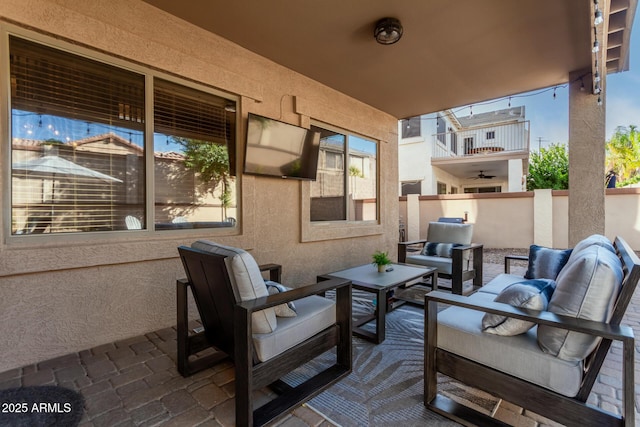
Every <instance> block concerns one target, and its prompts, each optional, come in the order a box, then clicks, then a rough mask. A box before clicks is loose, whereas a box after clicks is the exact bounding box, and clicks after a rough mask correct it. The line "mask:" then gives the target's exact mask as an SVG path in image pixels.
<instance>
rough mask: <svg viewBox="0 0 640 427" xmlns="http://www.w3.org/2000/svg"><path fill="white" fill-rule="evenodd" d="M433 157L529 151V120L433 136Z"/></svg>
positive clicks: (436, 158) (437, 158) (458, 156)
mask: <svg viewBox="0 0 640 427" xmlns="http://www.w3.org/2000/svg"><path fill="white" fill-rule="evenodd" d="M432 146H433V152H432V159H434V160H439V159H451V158H469V157H475V156H495V155H501V154H514V153H517V154H523V153H529V121H528V120H525V121H520V122H517V123H507V124H499V125H492V126H484V127H476V128H467V129H465V130H462V131H456V132H446V133H438V134H434V135H433V144H432Z"/></svg>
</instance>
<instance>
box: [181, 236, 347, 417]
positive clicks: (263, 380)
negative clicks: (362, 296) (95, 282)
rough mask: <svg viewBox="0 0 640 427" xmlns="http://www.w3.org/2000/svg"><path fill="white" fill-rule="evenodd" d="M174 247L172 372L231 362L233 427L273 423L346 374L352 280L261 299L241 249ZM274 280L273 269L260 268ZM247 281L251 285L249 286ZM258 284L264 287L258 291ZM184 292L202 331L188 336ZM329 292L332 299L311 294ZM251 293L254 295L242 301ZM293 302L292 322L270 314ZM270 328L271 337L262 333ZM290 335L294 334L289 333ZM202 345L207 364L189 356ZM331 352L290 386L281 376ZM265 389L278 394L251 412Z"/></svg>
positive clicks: (255, 271) (255, 274)
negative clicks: (177, 267)
mask: <svg viewBox="0 0 640 427" xmlns="http://www.w3.org/2000/svg"><path fill="white" fill-rule="evenodd" d="M193 246H194V247H191V248H190V247H185V246H181V247H179V248H178V251H179V253H180V257H181V259H182V262H183V265H184V268H185V272H186V275H187V279H186V280H184V279H183V280H178V282H177V296H178V370H179V371H180V373H181V374H182V375H183V376H188V375H191V374H193V373H195V372H197V371H199V370H201V369H204V368H207V367H210V366H211V364H212V363H216V362H217V361H219V360H220V359H222V358H224V357H226V356H228V357H230V358H231V359H232V360H233V362H234V364H235V381H236V383H235V395H236V396H235V406H236V425H238V426H252V425H264V424H266V423H268V422H270V421H272V420H275V419H278V418H280V417H281V416H283V415H285V414H286V413H288V412H289V411H290V410H292V409H293V408H295V407H296V406H298V405H300V404H301V403H304V402H305V401H307V400H308V399H310V398H312V397H313V396H315V395H316V394H318V393H320V392H321V391H323V390H324V389H326V388H328V387H329V386H331V385H332V384H334V383H335V382H337V381H338V380H340V379H341V378H343V377H345V376H347V375H348V374H349V373H350V372H351V366H352V356H351V282H350V281H348V280H329V281H325V282H322V283H318V284H314V285H310V286H305V287H301V288H297V289H292V290H288V291H285V292H280V293H276V294H274V295H268V292H267V291H266V286H265V284H264V281H262V283H259V282H260V281H261V280H262V277H261V274H260V271H259V267H258V265H257V264H256V263H255V260H253V258H252V257H251V255H249V254H248V253H247V252H245V251H242V250H240V249H236V248H230V247H225V246H221V245H216V244H214V243H212V242H203V241H200V242H197V244H195V243H194V245H193ZM263 269H264V270H268V271H270V278H271V279H272V280H273V279H279V272H280V266H278V265H275V264H270V265H268V266H266V267H264V268H263ZM246 281H249V282H251V281H253V284H250V286H249V287H251V286H254V285H255V286H254V289H248V288H247V286H246V285H247V283H242V282H246ZM263 287H264V289H263ZM187 288H189V289H191V291H192V293H193V296H194V300H195V302H196V306H197V308H198V312H199V314H200V318H201V320H202V324H203V326H204V331H202V332H200V333H191V334H189V331H188V326H187V322H188V312H187ZM331 289H335V290H336V300H335V302H334V301H333V300H329V299H326V298H324V297H321V296H318V294H322V293H324V292H325V291H327V290H331ZM251 292H253V293H254V294H255V297H250V296H248V293H251ZM291 301H294V304H295V308H296V310H297V313H296V315H295V317H276V315H275V312H276V310H275V308H276V307H278V306H280V305H281V304H286V303H287V302H291ZM265 327H266V328H270V327H271V332H268V331H264V330H263V329H264V328H265ZM292 331H297V332H296V333H291V332H292ZM207 347H213V348H214V349H215V350H217V352H216V353H213V354H212V355H211V356H209V357H208V358H206V359H202V358H200V359H198V358H196V359H195V360H190V356H192V355H194V354H195V353H197V352H200V351H202V350H204V349H206V348H207ZM334 347H335V348H336V361H335V364H333V365H331V366H328V367H327V368H326V369H325V370H323V371H322V372H320V373H318V374H316V375H315V376H313V377H312V378H310V379H308V380H307V381H305V382H304V383H302V384H300V385H298V386H295V387H292V386H289V385H288V384H286V383H285V382H284V381H282V380H280V378H281V377H283V376H284V375H285V374H287V373H289V372H291V371H293V370H295V369H296V368H297V367H299V366H301V365H303V364H305V363H307V362H309V361H311V360H312V359H314V358H315V357H317V356H319V355H320V354H322V353H324V352H326V351H328V350H331V349H332V348H334ZM265 386H269V387H270V388H272V389H273V390H274V391H276V393H278V397H276V398H275V399H274V400H272V401H270V402H268V403H267V404H265V405H263V406H261V407H259V408H257V409H254V408H253V403H254V402H253V398H252V394H253V391H254V390H258V389H261V388H264V387H265Z"/></svg>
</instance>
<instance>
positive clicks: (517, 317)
mask: <svg viewBox="0 0 640 427" xmlns="http://www.w3.org/2000/svg"><path fill="white" fill-rule="evenodd" d="M506 261H508V259H506V260H505V262H506ZM505 270H506V271H508V268H505ZM639 277H640V260H638V257H637V256H636V254H635V253H634V252H633V251H632V250H631V248H630V247H629V246H628V244H627V243H626V242H625V241H624V240H623V239H622V238H619V237H618V238H616V240H615V242H614V243H611V242H610V241H609V240H608V239H607V238H606V237H604V236H600V235H593V236H590V237H589V238H587V239H585V240H583V241H581V242H579V243H578V244H577V245H576V246H575V248H574V249H573V250H572V251H571V250H564V251H562V250H553V249H548V248H542V247H539V246H532V247H531V250H530V257H529V265H528V269H527V273H526V274H525V277H522V276H518V275H514V274H508V273H505V274H500V275H498V276H497V277H496V278H494V279H493V280H492V281H490V282H489V283H487V284H486V285H485V286H483V287H482V288H481V289H480V290H479V291H478V292H476V293H474V294H473V295H471V296H468V297H463V296H458V295H451V294H448V293H443V292H431V293H429V294H427V295H426V296H425V335H426V339H425V405H426V406H427V407H428V408H430V409H432V410H434V411H436V412H438V413H440V414H442V415H445V416H447V417H449V418H451V419H454V420H456V421H458V422H461V423H463V424H465V425H488V424H491V423H492V422H495V420H493V419H489V418H488V416H487V415H485V414H480V413H478V412H476V411H475V410H473V409H471V408H468V407H464V406H461V405H458V404H456V403H455V402H453V401H451V400H449V399H448V398H446V397H444V396H442V395H440V394H438V390H437V387H438V384H437V374H438V373H441V374H444V375H446V376H449V377H451V378H454V379H456V380H458V381H460V382H463V383H465V384H467V385H470V386H472V387H475V388H478V389H481V390H484V391H486V392H489V393H491V394H493V395H495V396H497V397H499V398H501V399H504V400H505V401H508V402H510V403H513V404H515V405H517V406H520V407H522V408H525V409H526V410H529V411H532V412H534V413H537V414H539V415H542V416H544V417H547V418H550V419H552V420H554V421H556V422H559V423H562V424H565V425H597V426H605V425H634V422H635V420H634V402H635V399H634V337H633V331H632V330H631V328H629V327H626V326H622V325H620V322H621V320H622V317H623V315H624V312H625V310H626V308H627V306H628V304H629V302H630V300H631V297H632V295H633V292H634V289H635V287H636V285H637V283H638V279H639ZM438 303H445V304H447V305H448V307H447V308H445V309H444V310H442V306H441V307H440V309H441V311H440V312H439V311H438ZM612 341H620V342H621V343H622V346H621V347H622V373H621V378H622V405H623V410H622V413H621V414H612V413H608V412H605V411H603V410H602V409H600V408H596V407H593V406H591V405H588V404H587V403H586V402H587V399H588V397H589V394H590V391H591V389H592V387H593V384H594V383H595V381H596V378H597V376H598V373H599V371H600V368H601V366H602V363H603V362H604V359H605V357H606V355H607V352H608V351H609V348H610V346H611V343H612Z"/></svg>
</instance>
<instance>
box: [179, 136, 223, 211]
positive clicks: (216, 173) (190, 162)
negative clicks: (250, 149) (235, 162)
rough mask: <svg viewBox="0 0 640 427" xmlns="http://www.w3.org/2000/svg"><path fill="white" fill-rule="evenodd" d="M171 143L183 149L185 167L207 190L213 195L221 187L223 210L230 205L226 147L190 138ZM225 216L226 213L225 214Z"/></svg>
mask: <svg viewBox="0 0 640 427" xmlns="http://www.w3.org/2000/svg"><path fill="white" fill-rule="evenodd" d="M172 139H173V142H175V143H177V144H180V145H181V146H182V147H184V152H183V154H184V156H185V162H184V163H185V166H187V167H188V168H190V169H191V170H193V171H194V172H196V173H197V174H198V176H199V177H200V181H202V182H203V183H204V184H205V185H207V187H208V190H209V191H210V192H211V193H213V192H214V191H215V190H216V188H218V186H219V185H222V193H221V194H220V202H221V204H222V207H223V208H224V209H225V211H226V208H228V207H229V206H230V205H231V191H230V190H229V179H230V178H231V175H230V172H229V152H228V150H227V147H226V145H223V144H216V143H212V142H209V141H201V140H197V139H190V138H180V137H172ZM225 215H226V213H225Z"/></svg>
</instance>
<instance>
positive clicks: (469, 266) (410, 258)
mask: <svg viewBox="0 0 640 427" xmlns="http://www.w3.org/2000/svg"><path fill="white" fill-rule="evenodd" d="M472 236H473V224H460V223H454V222H440V221H438V222H430V223H429V229H428V230H427V238H426V239H424V240H414V241H411V242H399V243H398V262H400V263H407V264H417V265H421V266H424V267H434V268H437V269H438V277H444V278H446V279H451V292H453V293H454V294H458V295H462V294H464V293H465V292H464V288H463V283H464V282H465V281H467V280H471V279H473V289H472V290H471V291H473V290H477V289H478V288H480V287H481V286H482V250H483V245H481V244H478V243H471V238H472ZM416 245H417V246H418V247H419V248H420V252H418V253H409V252H408V248H409V247H410V246H416ZM471 255H473V256H472V257H471ZM467 293H468V292H467Z"/></svg>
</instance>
